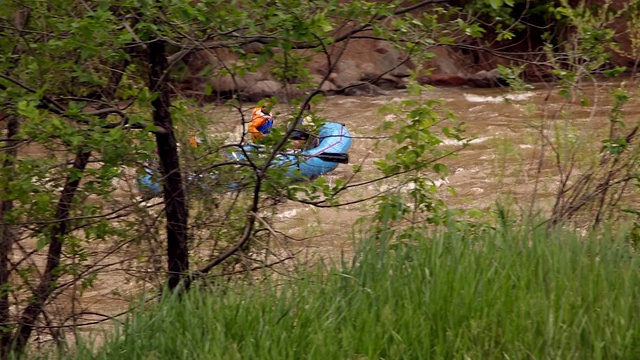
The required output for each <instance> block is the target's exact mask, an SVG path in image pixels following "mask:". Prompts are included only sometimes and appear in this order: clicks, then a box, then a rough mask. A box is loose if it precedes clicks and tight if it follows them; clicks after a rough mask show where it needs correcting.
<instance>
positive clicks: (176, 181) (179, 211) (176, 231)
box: [148, 39, 189, 290]
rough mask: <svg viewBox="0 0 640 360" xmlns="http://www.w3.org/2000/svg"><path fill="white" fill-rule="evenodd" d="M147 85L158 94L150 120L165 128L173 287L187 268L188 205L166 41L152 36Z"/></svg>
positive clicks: (161, 142) (162, 145)
mask: <svg viewBox="0 0 640 360" xmlns="http://www.w3.org/2000/svg"><path fill="white" fill-rule="evenodd" d="M148 49H149V50H148V51H149V89H150V90H151V91H153V92H155V93H157V94H158V97H157V98H156V99H155V100H153V101H152V102H151V105H152V106H153V122H154V124H155V125H156V126H158V127H160V128H162V129H164V130H165V131H162V132H156V143H157V145H158V156H159V157H160V164H161V168H162V175H163V189H164V202H165V215H166V219H167V260H168V271H169V274H168V279H167V282H168V286H169V289H172V290H173V289H175V288H176V287H177V286H178V284H179V283H180V280H181V279H182V277H183V276H185V275H186V274H187V272H188V271H189V248H188V244H187V221H188V215H189V214H188V208H187V204H186V199H185V192H184V186H183V184H182V175H181V172H180V161H179V160H180V159H179V157H178V146H177V143H176V139H175V135H174V133H173V124H172V121H171V113H170V112H169V107H170V106H171V100H170V99H169V87H168V85H167V83H168V81H169V74H168V71H167V70H168V69H167V67H168V62H167V58H166V54H165V44H164V42H163V41H162V40H160V39H155V41H151V42H150V43H149V44H148Z"/></svg>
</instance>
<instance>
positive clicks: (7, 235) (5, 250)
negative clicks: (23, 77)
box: [0, 116, 20, 359]
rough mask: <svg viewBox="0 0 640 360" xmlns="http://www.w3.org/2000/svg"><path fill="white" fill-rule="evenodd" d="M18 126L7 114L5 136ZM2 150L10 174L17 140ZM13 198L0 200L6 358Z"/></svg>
mask: <svg viewBox="0 0 640 360" xmlns="http://www.w3.org/2000/svg"><path fill="white" fill-rule="evenodd" d="M19 128H20V123H19V121H18V118H16V117H15V116H9V118H8V122H7V138H8V139H13V138H14V137H15V136H16V135H17V134H18V130H19ZM2 152H3V153H4V156H5V158H4V162H3V163H2V169H1V171H2V174H10V173H14V172H15V168H16V166H15V159H16V156H17V154H18V150H17V142H16V141H14V140H9V141H8V142H7V144H6V145H5V146H4V148H3V150H2ZM8 187H9V184H8V182H7V183H5V185H4V189H2V192H3V193H8ZM13 205H14V204H13V200H8V199H2V200H0V223H2V225H0V286H2V288H0V332H1V335H0V358H2V359H6V358H7V357H8V355H9V350H10V348H11V333H12V330H13V329H12V325H11V314H10V312H9V309H10V304H9V293H10V292H11V290H10V286H11V284H9V277H10V274H11V269H10V262H9V259H10V256H11V249H12V248H13V244H14V243H15V241H16V233H15V229H14V227H13V226H12V225H10V224H9V222H8V221H6V216H7V214H8V213H9V212H11V210H13Z"/></svg>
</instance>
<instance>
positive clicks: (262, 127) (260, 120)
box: [247, 103, 273, 143]
mask: <svg viewBox="0 0 640 360" xmlns="http://www.w3.org/2000/svg"><path fill="white" fill-rule="evenodd" d="M268 106H269V104H267V103H264V104H262V105H261V106H258V107H256V108H255V109H253V111H252V112H251V122H250V123H249V127H248V129H247V131H249V134H250V135H251V141H252V142H254V143H259V142H260V140H262V138H264V136H265V135H266V134H269V133H270V132H271V128H272V127H273V116H272V115H271V113H270V112H269V107H268Z"/></svg>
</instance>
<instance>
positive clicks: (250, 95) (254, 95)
mask: <svg viewBox="0 0 640 360" xmlns="http://www.w3.org/2000/svg"><path fill="white" fill-rule="evenodd" d="M281 90H282V86H281V85H280V83H279V82H277V81H275V80H261V81H258V82H256V83H255V84H254V85H253V86H247V87H246V88H245V89H244V91H242V92H241V94H240V97H241V98H242V99H243V100H245V101H251V102H256V101H260V100H261V99H264V98H266V97H270V96H277V95H278V94H279V93H281Z"/></svg>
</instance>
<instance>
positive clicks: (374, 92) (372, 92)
mask: <svg viewBox="0 0 640 360" xmlns="http://www.w3.org/2000/svg"><path fill="white" fill-rule="evenodd" d="M342 94H344V95H346V96H378V95H386V93H385V92H384V91H382V89H380V88H379V87H377V86H375V85H372V84H369V83H366V82H362V83H358V84H351V85H349V86H348V87H346V88H344V90H342Z"/></svg>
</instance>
